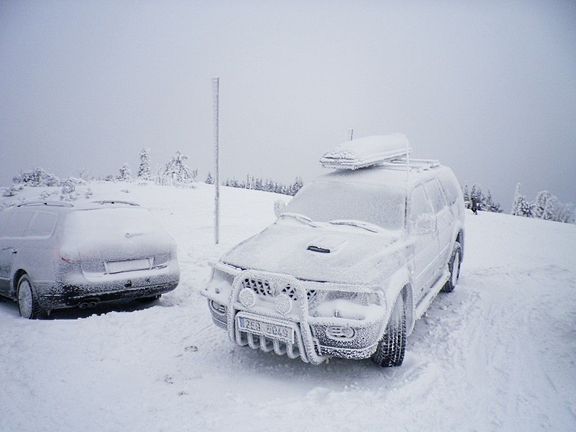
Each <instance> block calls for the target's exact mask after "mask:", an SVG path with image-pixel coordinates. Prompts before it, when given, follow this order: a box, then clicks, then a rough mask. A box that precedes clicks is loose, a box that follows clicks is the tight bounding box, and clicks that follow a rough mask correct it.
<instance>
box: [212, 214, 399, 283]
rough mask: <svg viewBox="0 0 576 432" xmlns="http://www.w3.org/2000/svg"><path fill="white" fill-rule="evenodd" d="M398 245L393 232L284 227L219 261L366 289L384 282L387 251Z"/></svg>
mask: <svg viewBox="0 0 576 432" xmlns="http://www.w3.org/2000/svg"><path fill="white" fill-rule="evenodd" d="M399 239H400V234H399V233H397V232H381V233H371V232H366V231H363V230H362V229H360V228H354V227H342V226H331V225H328V224H323V225H320V226H318V227H311V226H305V225H303V224H301V223H298V222H288V221H284V222H276V223H275V224H274V225H271V226H270V227H268V228H266V229H265V230H264V231H262V232H261V233H260V234H257V235H255V236H254V237H251V238H249V239H248V240H246V241H244V242H242V243H240V244H239V245H238V246H236V247H235V248H234V249H232V250H231V251H230V252H228V253H227V254H226V255H225V256H224V257H223V258H222V261H223V262H224V263H226V264H230V265H232V266H235V267H240V268H243V269H251V270H260V271H266V272H271V273H283V274H289V275H292V276H294V277H296V278H298V279H306V280H313V281H319V282H334V283H343V284H371V283H375V282H377V281H378V280H380V278H381V277H382V276H383V273H384V272H385V269H386V267H387V266H385V265H384V264H383V260H384V259H385V258H386V256H387V255H389V246H390V245H392V244H393V243H396V242H398V241H399ZM393 249H395V250H397V249H396V248H393Z"/></svg>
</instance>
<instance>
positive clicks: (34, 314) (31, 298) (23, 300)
mask: <svg viewBox="0 0 576 432" xmlns="http://www.w3.org/2000/svg"><path fill="white" fill-rule="evenodd" d="M18 310H19V312H20V316H21V317H22V318H27V319H37V318H40V317H42V315H43V312H42V308H41V307H40V305H39V304H38V298H37V296H36V292H35V291H34V287H33V286H32V282H31V281H30V278H29V277H28V275H23V276H22V277H21V278H20V279H19V280H18Z"/></svg>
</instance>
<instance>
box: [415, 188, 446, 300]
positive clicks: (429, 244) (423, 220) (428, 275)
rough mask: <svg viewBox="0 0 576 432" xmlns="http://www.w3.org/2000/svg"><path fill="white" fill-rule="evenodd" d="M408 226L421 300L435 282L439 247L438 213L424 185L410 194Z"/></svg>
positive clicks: (417, 288)
mask: <svg viewBox="0 0 576 432" xmlns="http://www.w3.org/2000/svg"><path fill="white" fill-rule="evenodd" d="M408 226H409V230H410V238H411V239H412V240H413V242H414V243H413V245H414V246H413V248H414V252H413V262H412V265H413V279H414V284H415V286H416V290H415V292H416V294H417V298H418V299H417V301H419V300H420V299H421V298H422V297H424V296H425V295H426V293H427V292H428V290H429V289H430V287H431V286H432V284H433V283H434V282H435V278H436V273H437V272H436V260H437V257H438V248H439V246H438V230H437V228H436V214H435V212H434V209H433V207H432V204H431V203H430V200H429V199H428V196H427V195H426V191H425V189H424V186H423V185H419V186H416V188H414V190H413V191H412V194H411V196H410V213H409V224H408Z"/></svg>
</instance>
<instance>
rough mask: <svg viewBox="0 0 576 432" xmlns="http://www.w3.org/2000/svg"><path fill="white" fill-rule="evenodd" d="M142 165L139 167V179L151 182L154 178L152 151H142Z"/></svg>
mask: <svg viewBox="0 0 576 432" xmlns="http://www.w3.org/2000/svg"><path fill="white" fill-rule="evenodd" d="M139 157H140V165H139V166H138V178H139V179H141V180H150V179H151V178H152V175H151V171H150V149H147V148H145V149H142V150H140V155H139Z"/></svg>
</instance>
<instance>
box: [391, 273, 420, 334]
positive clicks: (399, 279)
mask: <svg viewBox="0 0 576 432" xmlns="http://www.w3.org/2000/svg"><path fill="white" fill-rule="evenodd" d="M399 295H401V296H402V299H403V300H404V305H405V307H406V334H407V335H409V334H410V333H412V330H413V329H414V323H415V319H414V317H415V313H414V290H413V287H412V284H411V283H410V272H409V271H408V269H407V268H403V269H401V270H398V271H397V272H396V273H395V274H394V275H393V276H392V277H391V278H390V280H389V283H388V290H387V293H386V300H387V302H388V305H389V308H390V309H391V308H392V307H393V306H394V304H395V302H396V299H397V298H398V296H399Z"/></svg>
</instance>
